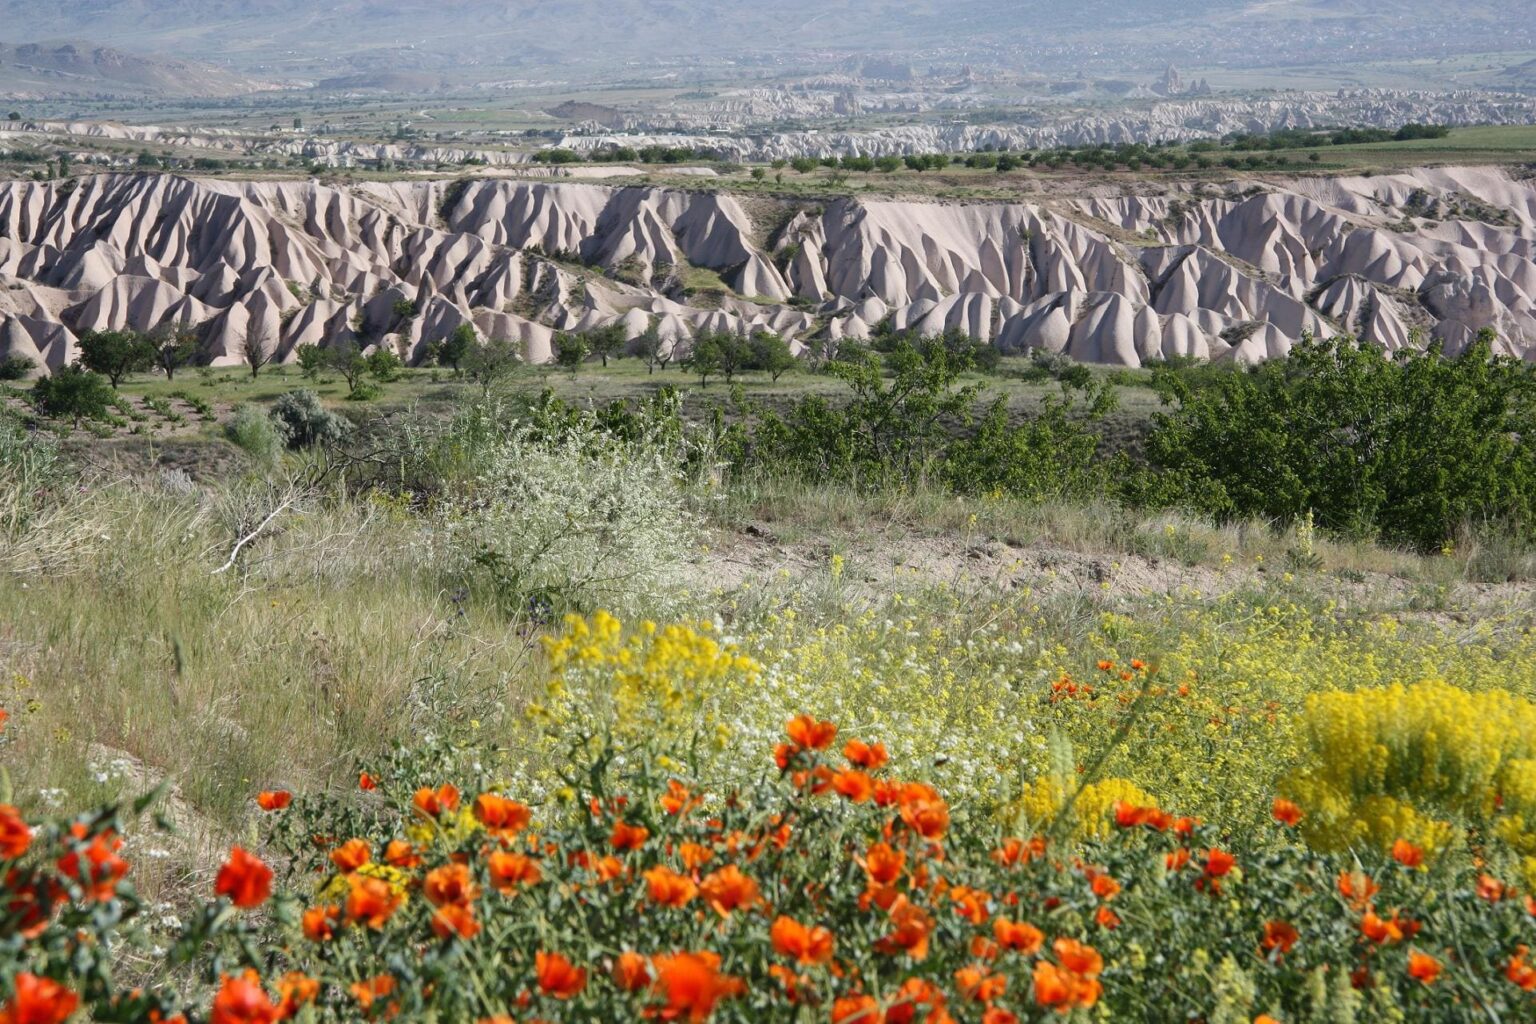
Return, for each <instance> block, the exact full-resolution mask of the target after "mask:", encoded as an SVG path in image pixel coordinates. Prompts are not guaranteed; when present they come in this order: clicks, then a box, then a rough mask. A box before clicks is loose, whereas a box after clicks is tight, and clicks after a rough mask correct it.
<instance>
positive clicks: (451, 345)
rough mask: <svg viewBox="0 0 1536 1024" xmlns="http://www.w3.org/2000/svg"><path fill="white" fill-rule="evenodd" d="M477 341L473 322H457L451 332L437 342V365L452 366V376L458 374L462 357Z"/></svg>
mask: <svg viewBox="0 0 1536 1024" xmlns="http://www.w3.org/2000/svg"><path fill="white" fill-rule="evenodd" d="M479 343H480V338H479V336H478V335H476V334H475V328H474V325H473V324H470V323H467V322H466V323H462V324H459V326H457V327H455V328H454V329H453V333H452V334H450V335H448V337H446V338H444V339H443V340H442V341H440V342H438V343H437V361H438V363H439V365H442V366H451V367H453V373H454V376H458V374H459V372H460V367H461V366H462V365H463V363H464V357H465V356H467V355H468V354H469V351H470V349H472V348H474V347H475V346H476V345H478V344H479Z"/></svg>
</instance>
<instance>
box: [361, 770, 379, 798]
mask: <svg viewBox="0 0 1536 1024" xmlns="http://www.w3.org/2000/svg"><path fill="white" fill-rule="evenodd" d="M357 788H358V789H361V790H362V791H364V792H365V793H366V792H367V791H368V790H370V789H378V788H379V781H378V780H377V779H375V778H374V777H373V776H372V775H369V774H368V773H367V772H358V773H357Z"/></svg>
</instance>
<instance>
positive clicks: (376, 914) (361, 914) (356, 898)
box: [347, 875, 402, 928]
mask: <svg viewBox="0 0 1536 1024" xmlns="http://www.w3.org/2000/svg"><path fill="white" fill-rule="evenodd" d="M351 881H352V885H351V889H350V891H348V893H347V920H349V921H356V922H358V923H360V924H366V925H367V926H368V927H370V928H382V927H384V922H386V921H388V920H389V919H390V917H391V916H392V915H393V914H394V912H395V911H396V910H398V909H400V903H401V901H402V898H401V897H400V896H399V895H397V894H396V893H395V891H394V890H393V889H391V888H390V887H389V883H388V882H386V881H384V880H383V879H381V878H368V877H366V876H363V875H353V876H352V880H351Z"/></svg>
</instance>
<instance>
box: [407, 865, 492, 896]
mask: <svg viewBox="0 0 1536 1024" xmlns="http://www.w3.org/2000/svg"><path fill="white" fill-rule="evenodd" d="M421 892H422V895H423V896H425V897H426V898H427V902H428V903H430V904H432V905H433V906H434V907H441V906H446V905H448V904H450V903H457V904H460V905H468V904H469V902H470V901H471V900H473V899H474V898H475V897H476V896H477V895H478V894H479V888H478V887H477V886H476V885H475V880H474V878H472V877H471V876H470V873H469V866H468V865H466V864H444V865H443V866H442V867H440V868H433V869H432V870H431V871H428V872H427V877H426V878H424V879H422V884H421Z"/></svg>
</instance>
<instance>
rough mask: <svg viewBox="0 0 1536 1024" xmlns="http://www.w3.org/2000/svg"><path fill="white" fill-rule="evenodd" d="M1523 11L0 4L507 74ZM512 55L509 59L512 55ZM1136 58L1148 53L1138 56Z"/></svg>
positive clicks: (1307, 4)
mask: <svg viewBox="0 0 1536 1024" xmlns="http://www.w3.org/2000/svg"><path fill="white" fill-rule="evenodd" d="M1522 12H1524V13H1527V14H1528V13H1529V12H1528V10H1527V8H1526V5H1525V4H1524V3H1521V2H1518V0H1482V2H1480V3H1471V4H1466V5H1459V6H1456V7H1454V8H1453V7H1451V6H1448V5H1444V4H1436V3H1431V2H1429V0H1393V2H1392V3H1390V4H1376V3H1360V2H1357V0H1193V2H1179V0H1136V2H1129V3H1128V2H1125V0H1083V2H1081V3H1077V4H1070V5H1069V4H1058V3H1052V2H1049V0H915V2H911V3H894V2H891V0H832V2H825V0H782V2H781V3H777V4H771V5H765V4H755V3H748V2H746V0H662V2H656V0H432V2H428V0H334V2H331V3H327V4H323V5H320V4H313V3H309V2H307V0H249V2H235V0H196V2H193V0H69V2H63V0H44V2H38V0H0V18H4V19H5V20H6V21H7V22H8V23H10V24H12V25H24V26H26V29H25V31H26V32H27V33H28V34H29V35H30V37H31V38H33V39H38V38H47V37H50V36H72V35H80V34H91V35H94V37H96V38H111V39H113V40H114V41H117V42H118V43H119V44H121V45H137V46H140V47H151V48H153V49H156V50H159V51H167V50H170V51H171V52H176V53H180V54H184V55H188V56H209V55H217V56H220V57H225V58H237V57H253V56H259V57H261V58H262V59H268V58H280V59H282V60H284V61H287V60H290V59H292V58H293V57H296V56H297V57H302V56H310V57H314V56H338V55H342V54H346V53H354V52H359V51H365V50H370V49H378V48H391V49H394V50H397V51H400V52H402V53H403V54H406V55H407V57H408V59H419V57H420V55H422V54H435V55H438V56H440V57H451V58H453V59H456V60H457V59H462V58H463V57H464V56H465V55H466V54H467V55H471V56H473V57H474V58H475V59H477V60H482V61H485V62H488V63H493V64H498V65H515V64H517V63H526V62H530V61H539V60H557V59H573V60H582V59H596V58H597V57H598V56H599V55H600V56H601V57H602V59H603V60H605V61H611V60H613V59H628V60H636V59H639V60H651V59H655V58H657V57H666V56H675V55H681V54H695V55H721V54H736V53H761V52H763V51H764V50H765V49H766V50H772V51H779V52H783V51H788V50H804V49H806V48H819V49H833V50H842V51H859V50H882V49H884V50H903V51H909V52H911V53H913V54H914V56H916V55H920V54H931V53H932V52H933V50H934V48H936V47H977V46H981V47H1009V46H1019V45H1022V44H1031V45H1035V44H1039V45H1040V46H1041V47H1043V49H1044V50H1045V51H1048V50H1049V49H1050V47H1049V46H1045V45H1044V43H1043V42H1042V41H1043V40H1050V41H1051V42H1052V44H1053V45H1054V44H1055V43H1056V42H1067V41H1073V40H1077V41H1084V40H1086V41H1091V42H1094V43H1095V44H1101V45H1111V44H1112V45H1114V46H1116V47H1121V48H1125V49H1126V50H1128V51H1129V53H1130V55H1132V56H1133V57H1134V58H1135V59H1151V58H1152V57H1163V58H1167V57H1169V56H1172V51H1168V50H1165V49H1162V48H1166V47H1179V48H1180V49H1181V50H1182V51H1183V52H1188V50H1187V48H1188V46H1189V45H1190V43H1191V42H1192V40H1193V39H1195V38H1196V37H1200V38H1209V39H1225V40H1227V45H1228V48H1229V49H1230V48H1232V47H1237V46H1242V45H1245V41H1252V40H1253V39H1254V38H1255V37H1256V36H1260V37H1262V36H1270V35H1272V36H1273V38H1274V39H1276V40H1281V41H1288V40H1294V39H1302V38H1311V39H1315V40H1316V41H1317V45H1318V50H1317V52H1316V53H1314V54H1312V55H1311V57H1310V58H1309V59H1311V60H1313V61H1322V62H1327V61H1328V60H1339V61H1345V60H1352V59H1356V58H1358V56H1359V53H1360V52H1361V51H1362V50H1363V49H1365V48H1366V47H1367V46H1369V45H1371V44H1372V41H1373V40H1374V39H1376V38H1377V37H1382V36H1392V37H1397V36H1400V33H1401V32H1402V31H1405V30H1410V29H1411V30H1412V32H1413V34H1414V36H1415V37H1416V38H1417V39H1420V40H1422V39H1424V38H1429V37H1433V38H1435V39H1436V45H1437V47H1438V48H1439V50H1442V51H1443V50H1454V49H1457V48H1459V45H1460V44H1459V43H1458V41H1464V42H1465V43H1466V44H1467V45H1476V46H1487V45H1488V41H1489V39H1490V38H1491V39H1494V40H1500V41H1503V42H1502V43H1501V45H1503V44H1507V45H1510V46H1514V45H1516V44H1515V43H1514V42H1511V41H1509V38H1508V37H1509V35H1510V32H1511V31H1512V30H1513V31H1515V32H1525V31H1528V26H1526V27H1525V28H1522V27H1521V26H1522V25H1523V24H1524V19H1523V18H1522ZM509 44H511V45H512V46H513V47H514V48H513V49H508V48H507V47H508V45H509ZM1138 54H1139V57H1138V56H1137V55H1138Z"/></svg>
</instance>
